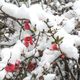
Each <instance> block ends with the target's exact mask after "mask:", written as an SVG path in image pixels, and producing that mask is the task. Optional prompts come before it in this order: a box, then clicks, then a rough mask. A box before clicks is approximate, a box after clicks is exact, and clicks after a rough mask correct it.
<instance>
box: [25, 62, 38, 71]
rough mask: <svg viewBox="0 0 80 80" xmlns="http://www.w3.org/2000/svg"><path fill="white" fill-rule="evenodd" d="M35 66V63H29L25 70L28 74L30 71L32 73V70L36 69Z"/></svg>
mask: <svg viewBox="0 0 80 80" xmlns="http://www.w3.org/2000/svg"><path fill="white" fill-rule="evenodd" d="M36 66H37V63H32V62H30V63H29V64H28V67H27V70H28V71H29V72H31V71H33V70H34V69H35V68H36Z"/></svg>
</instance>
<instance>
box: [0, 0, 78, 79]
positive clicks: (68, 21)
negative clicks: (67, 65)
mask: <svg viewBox="0 0 80 80" xmlns="http://www.w3.org/2000/svg"><path fill="white" fill-rule="evenodd" d="M56 4H57V7H58V8H59V7H60V3H59V2H56ZM29 5H30V3H29ZM0 6H2V10H3V11H4V12H5V13H6V14H8V15H10V16H12V17H15V18H19V19H29V20H30V22H31V29H34V28H36V31H34V33H35V35H36V36H37V37H38V34H39V32H42V31H43V30H44V31H45V32H44V34H40V36H39V37H40V38H39V41H38V43H37V45H36V47H35V48H34V45H35V43H36V41H35V40H34V43H33V46H31V45H30V46H29V47H28V48H26V47H25V45H24V44H23V43H22V42H21V41H20V40H18V41H17V36H19V35H18V33H19V32H16V33H15V35H13V36H12V37H13V38H15V42H16V41H17V42H16V44H15V45H13V46H12V47H10V48H3V49H2V50H1V52H0V56H1V58H2V61H0V70H1V69H3V68H4V67H5V66H6V65H7V62H8V60H9V63H12V64H15V62H16V60H22V58H21V54H22V53H23V52H24V53H25V57H26V58H28V57H31V56H34V57H39V52H38V50H41V51H43V52H42V53H43V55H42V56H41V57H40V61H38V66H37V67H36V68H35V69H34V70H33V71H32V72H31V73H30V74H31V75H32V74H36V75H37V80H38V78H39V77H40V76H42V75H43V71H44V69H43V68H45V69H46V70H48V69H50V68H51V63H52V62H53V61H54V60H55V59H56V58H57V57H59V56H60V55H61V52H60V51H58V50H55V51H52V50H50V49H49V48H50V45H51V42H53V41H54V39H53V38H52V37H51V35H52V34H50V33H48V30H50V29H51V30H52V31H54V29H57V32H56V33H55V34H54V38H57V36H59V38H62V37H63V40H62V43H61V44H60V50H61V51H62V53H64V54H65V55H66V56H67V57H69V58H74V59H76V60H77V61H78V58H79V54H78V49H77V47H78V46H80V31H79V32H78V35H71V34H70V33H71V31H72V30H74V29H75V27H76V24H77V21H76V18H78V17H80V0H77V1H75V2H74V3H70V4H66V6H67V7H68V6H73V10H71V11H68V12H65V13H64V14H62V15H61V16H59V15H56V16H55V15H53V14H51V13H49V12H48V11H45V10H43V9H42V7H41V5H40V4H34V5H30V7H29V8H27V7H26V5H25V4H22V5H21V7H18V6H16V5H15V4H11V3H6V2H4V0H1V1H0ZM22 10H23V11H22ZM72 13H73V14H74V15H75V16H74V15H73V14H72ZM68 15H69V16H68ZM47 19H48V20H49V21H48V25H49V26H50V28H48V27H47V25H46V23H45V22H44V21H46V20H47ZM78 19H79V18H78ZM61 23H62V24H61ZM8 24H9V23H8ZM15 26H16V25H15ZM18 28H20V27H19V26H17V28H16V29H18ZM28 34H29V33H28V32H27V31H22V34H21V39H23V38H24V37H25V36H26V35H28ZM4 35H5V36H6V37H9V34H7V33H6V34H4ZM29 35H31V34H29ZM13 38H11V39H13ZM12 42H14V40H13V41H12ZM3 43H4V42H3ZM0 44H2V43H0ZM4 44H5V43H4ZM7 44H8V43H7ZM6 73H7V72H6V71H5V70H4V69H3V70H2V71H0V74H1V76H0V78H1V79H2V80H3V78H4V77H5V75H6ZM31 75H29V76H27V77H25V78H24V79H23V80H30V78H31ZM43 77H44V80H53V79H55V77H56V75H55V74H51V73H50V74H47V75H43Z"/></svg>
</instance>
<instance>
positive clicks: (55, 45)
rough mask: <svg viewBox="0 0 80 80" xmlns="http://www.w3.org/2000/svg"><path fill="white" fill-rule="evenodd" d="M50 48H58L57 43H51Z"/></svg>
mask: <svg viewBox="0 0 80 80" xmlns="http://www.w3.org/2000/svg"><path fill="white" fill-rule="evenodd" d="M50 50H59V48H58V45H57V44H56V43H54V44H52V45H51V47H50Z"/></svg>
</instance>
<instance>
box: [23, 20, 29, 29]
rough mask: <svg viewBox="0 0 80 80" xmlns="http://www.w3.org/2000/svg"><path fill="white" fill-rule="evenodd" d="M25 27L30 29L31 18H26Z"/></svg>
mask: <svg viewBox="0 0 80 80" xmlns="http://www.w3.org/2000/svg"><path fill="white" fill-rule="evenodd" d="M24 29H26V30H30V24H29V20H26V21H25V24H24Z"/></svg>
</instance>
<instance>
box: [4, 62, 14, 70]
mask: <svg viewBox="0 0 80 80" xmlns="http://www.w3.org/2000/svg"><path fill="white" fill-rule="evenodd" d="M5 70H6V71H7V72H14V71H15V65H14V64H11V63H8V64H7V66H6V67H5Z"/></svg>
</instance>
